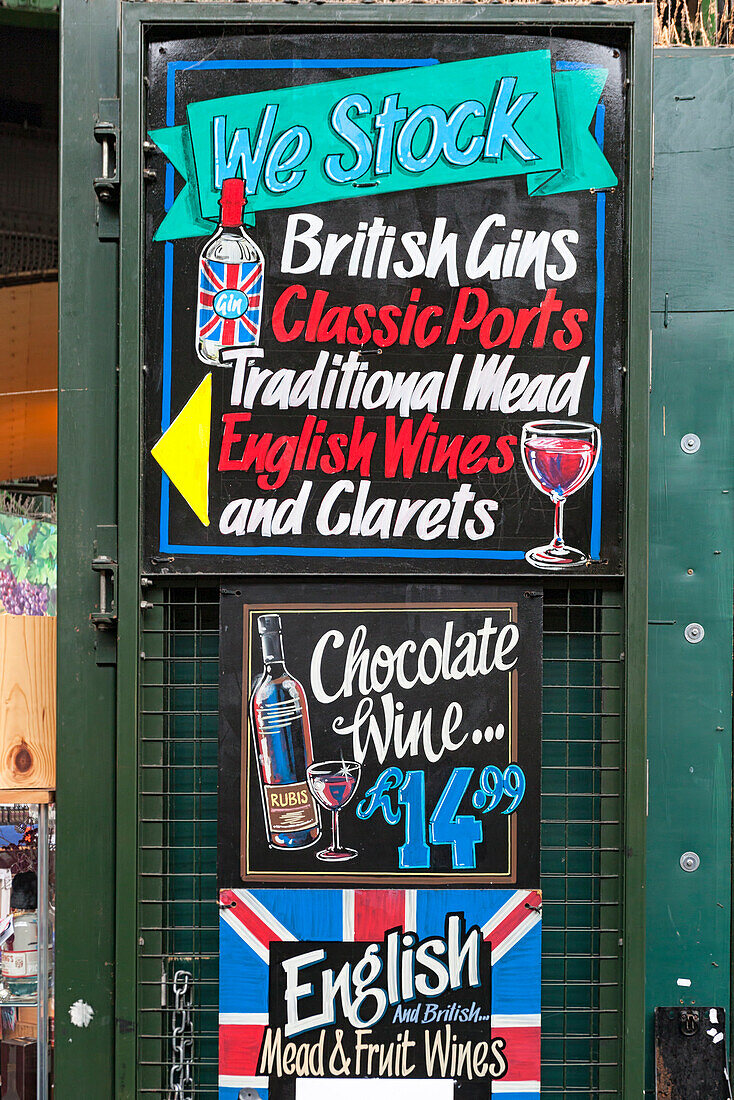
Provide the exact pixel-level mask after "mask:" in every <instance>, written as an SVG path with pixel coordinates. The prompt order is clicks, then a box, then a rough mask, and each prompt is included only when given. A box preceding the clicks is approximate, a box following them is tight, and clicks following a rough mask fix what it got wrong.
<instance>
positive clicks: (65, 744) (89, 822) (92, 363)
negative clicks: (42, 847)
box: [54, 0, 117, 1100]
mask: <svg viewBox="0 0 734 1100" xmlns="http://www.w3.org/2000/svg"><path fill="white" fill-rule="evenodd" d="M61 48H62V72H63V77H62V95H61V144H62V149H63V152H62V160H61V245H60V250H61V257H60V276H59V296H60V301H59V318H60V341H59V484H60V492H59V530H60V538H59V649H58V671H59V677H58V681H59V723H58V848H57V881H58V890H57V893H58V903H57V904H58V909H57V913H58V917H57V932H56V935H57V951H56V958H57V970H56V1049H55V1058H54V1062H55V1067H54V1071H55V1076H56V1095H57V1096H60V1097H73V1096H76V1097H80V1098H85V1100H86V1098H89V1100H92V1098H94V1100H97V1098H98V1097H101V1096H111V1095H113V1092H114V1090H113V1085H112V1079H113V1078H112V1074H113V1043H114V1029H115V1020H114V1006H113V982H114V970H113V961H114V905H115V878H114V870H115V858H114V835H115V824H114V806H115V744H114V736H115V711H114V706H115V674H114V668H113V667H112V666H107V667H99V666H98V665H97V663H96V660H95V629H94V627H93V626H92V625H91V623H90V620H89V615H90V612H92V611H94V610H95V608H98V604H99V578H98V576H97V574H96V573H94V572H93V571H92V567H91V562H92V558H93V557H94V556H95V553H96V547H95V539H96V533H97V526H98V525H114V524H115V523H116V511H117V509H116V500H115V492H116V464H117V454H116V449H117V439H116V431H115V423H116V411H117V375H116V364H117V347H116V341H117V332H116V318H117V301H116V297H117V249H116V247H115V246H113V245H109V244H108V245H102V244H100V242H99V240H98V238H97V229H96V224H95V197H94V191H93V189H92V179H93V177H94V176H95V175H98V174H99V148H98V146H97V145H96V143H95V141H94V139H93V135H92V128H93V125H94V115H95V112H96V110H97V105H98V100H99V97H100V96H105V95H107V96H109V95H115V94H116V68H117V28H116V5H115V3H114V0H95V3H94V4H88V3H86V2H85V0H68V3H66V4H65V7H64V13H63V20H62V36H61ZM77 1000H82V1001H85V1002H86V1003H88V1004H89V1005H90V1006H91V1007H92V1009H93V1010H94V1016H93V1017H92V1019H91V1022H90V1024H89V1026H88V1027H87V1028H79V1027H74V1026H73V1025H72V1024H71V1022H70V1019H69V1007H70V1006H71V1005H72V1004H73V1003H74V1002H75V1001H77Z"/></svg>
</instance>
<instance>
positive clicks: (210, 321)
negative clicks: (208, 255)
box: [197, 257, 263, 348]
mask: <svg viewBox="0 0 734 1100" xmlns="http://www.w3.org/2000/svg"><path fill="white" fill-rule="evenodd" d="M262 286H263V265H262V264H261V263H259V262H258V263H252V262H250V261H248V262H245V263H239V264H238V263H221V262H219V261H217V260H206V259H204V257H202V259H201V262H200V264H199V314H198V318H197V339H203V340H210V341H212V342H214V343H217V344H219V345H220V346H221V347H223V348H226V347H243V346H244V347H246V346H247V345H248V344H257V341H258V339H259V336H260V311H261V297H262Z"/></svg>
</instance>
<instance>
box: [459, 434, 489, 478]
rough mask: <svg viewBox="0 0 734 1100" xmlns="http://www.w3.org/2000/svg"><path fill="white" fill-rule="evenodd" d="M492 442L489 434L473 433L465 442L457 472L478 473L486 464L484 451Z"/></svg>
mask: <svg viewBox="0 0 734 1100" xmlns="http://www.w3.org/2000/svg"><path fill="white" fill-rule="evenodd" d="M491 442H492V437H491V436H489V435H474V436H472V437H471V439H470V440H469V441H468V442H467V445H466V447H465V448H464V450H463V451H462V455H461V458H460V459H459V472H460V473H462V474H478V473H479V471H480V470H483V469H484V467H485V466H486V465H487V460H486V458H485V457H484V453H485V451H486V450H487V447H488V446H489V445H490V443H491Z"/></svg>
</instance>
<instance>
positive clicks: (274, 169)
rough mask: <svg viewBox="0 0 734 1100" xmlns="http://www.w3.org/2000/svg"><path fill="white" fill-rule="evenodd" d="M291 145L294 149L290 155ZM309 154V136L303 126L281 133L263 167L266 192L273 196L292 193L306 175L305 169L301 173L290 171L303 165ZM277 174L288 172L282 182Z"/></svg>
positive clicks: (292, 127) (293, 127)
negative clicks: (270, 192)
mask: <svg viewBox="0 0 734 1100" xmlns="http://www.w3.org/2000/svg"><path fill="white" fill-rule="evenodd" d="M291 145H294V146H295V148H294V149H293V151H292V152H291V153H288V150H289V148H290V147H291ZM310 152H311V135H310V134H309V132H308V130H307V129H306V127H305V126H291V127H290V129H288V130H286V131H285V132H284V133H282V134H281V135H280V137H279V138H278V139H277V141H276V142H275V144H274V145H273V148H272V149H271V150H270V153H269V154H268V160H267V164H266V165H265V186H266V187H267V189H268V191H272V192H273V194H274V195H282V194H283V193H284V192H286V191H292V190H293V188H294V187H297V186H298V184H299V183H300V182H301V180H302V179H303V177H304V176H305V175H306V172H305V169H304V170H303V171H302V172H295V171H290V170H291V169H295V168H297V167H298V165H299V164H303V162H304V160H305V159H306V157H307V156H308V154H309V153H310ZM279 172H288V173H289V174H288V175H287V176H286V178H285V179H284V180H279V179H278V173H279Z"/></svg>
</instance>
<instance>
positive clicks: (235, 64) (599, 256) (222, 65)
mask: <svg viewBox="0 0 734 1100" xmlns="http://www.w3.org/2000/svg"><path fill="white" fill-rule="evenodd" d="M437 64H438V61H437V60H436V59H435V58H432V57H430V58H414V59H410V60H406V61H396V60H391V61H387V62H386V59H385V58H381V59H375V58H345V59H343V60H331V61H324V60H320V59H313V60H310V59H294V60H291V61H267V60H262V61H197V62H195V63H194V64H190V63H189V62H188V61H169V63H168V67H167V71H166V126H175V124H176V121H175V94H176V73H177V72H181V71H185V72H191V71H192V70H199V71H201V70H204V69H216V70H220V71H221V70H226V69H350V68H351V69H388V70H393V69H409V68H418V67H420V66H424V65H437ZM583 67H584V65H583V63H576V62H562V61H561V62H558V64H557V68H566V69H571V68H583ZM604 116H605V108H604V106H603V105H602V104H600V105H599V106H598V108H597V111H596V117H595V126H594V137H595V138H596V141H597V143H598V145H599V148H600V149H602V150H603V148H604ZM173 182H174V170H173V165H171V164H167V165H166V176H165V192H164V209H165V211H166V213H167V212H168V211H169V210H170V208H171V206H172V205H173V200H174V192H173ZM605 226H606V195H605V194H604V192H598V193H597V196H596V316H595V326H594V391H593V419H594V422H595V423H596V424H601V415H602V402H603V366H604V242H605ZM172 307H173V242H172V241H166V242H165V243H164V254H163V379H162V382H163V386H162V400H161V434H163V433H164V432H165V431H167V430H168V428H169V427H170V425H171V372H172V326H173V316H172ZM170 487H171V483H170V479H169V478H168V477H167V475H166V474H165V473H163V471H161V512H160V537H159V549H160V552H161V553H170V554H201V555H209V556H215V555H217V556H221V557H243V558H244V557H279V558H335V557H338V558H402V559H405V560H409V559H414V558H415V559H420V558H433V559H437V558H444V559H452V558H453V559H462V558H463V559H470V560H474V561H488V560H492V559H495V560H504V561H522V560H524V558H525V551H524V550H389V549H387V548H383V547H378V548H375V549H364V550H349V549H337V550H329V549H327V548H325V547H321V548H316V549H314V548H312V547H300V546H299V547H290V546H289V547H284V546H281V547H275V546H266V547H254V546H242V547H237V546H187V545H179V544H175V543H171V542H169V517H170ZM601 488H602V482H601V462H598V463H597V466H596V470H595V471H594V475H593V478H592V498H591V536H590V545H589V557H590V559H591V560H592V561H598V559H599V555H600V552H601Z"/></svg>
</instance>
